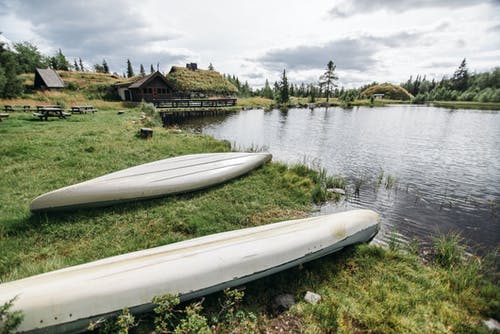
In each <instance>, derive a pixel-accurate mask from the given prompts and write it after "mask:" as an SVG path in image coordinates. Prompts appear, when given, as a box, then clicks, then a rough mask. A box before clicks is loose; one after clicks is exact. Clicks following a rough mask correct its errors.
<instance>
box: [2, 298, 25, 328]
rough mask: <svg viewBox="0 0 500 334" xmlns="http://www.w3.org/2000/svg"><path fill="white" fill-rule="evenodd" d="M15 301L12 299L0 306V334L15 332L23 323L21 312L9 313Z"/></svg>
mask: <svg viewBox="0 0 500 334" xmlns="http://www.w3.org/2000/svg"><path fill="white" fill-rule="evenodd" d="M15 299H16V298H13V299H11V300H9V301H8V302H6V303H4V304H3V305H1V306H0V334H9V333H13V332H15V330H16V328H17V327H18V326H19V325H20V324H21V322H22V321H23V318H24V316H23V313H22V312H21V311H11V308H12V305H13V304H14V301H15Z"/></svg>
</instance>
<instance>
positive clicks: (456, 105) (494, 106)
mask: <svg viewBox="0 0 500 334" xmlns="http://www.w3.org/2000/svg"><path fill="white" fill-rule="evenodd" d="M431 103H432V105H434V106H436V107H445V108H453V109H480V110H500V103H498V102H474V101H433V102H431Z"/></svg>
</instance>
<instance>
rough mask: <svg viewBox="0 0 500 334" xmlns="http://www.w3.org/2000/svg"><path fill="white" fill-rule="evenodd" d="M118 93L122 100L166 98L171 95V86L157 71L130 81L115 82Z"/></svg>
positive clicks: (150, 100)
mask: <svg viewBox="0 0 500 334" xmlns="http://www.w3.org/2000/svg"><path fill="white" fill-rule="evenodd" d="M115 88H116V89H117V92H118V95H119V96H120V98H121V99H122V100H124V101H136V102H140V101H143V100H144V101H146V102H152V101H154V100H161V99H168V98H171V97H172V96H173V93H174V91H173V89H172V86H171V85H170V84H169V83H168V82H167V80H166V79H165V77H164V76H163V74H161V73H160V72H159V71H156V72H155V73H152V74H150V75H147V76H145V77H142V78H140V79H139V80H137V81H135V82H133V83H130V82H126V83H120V84H115Z"/></svg>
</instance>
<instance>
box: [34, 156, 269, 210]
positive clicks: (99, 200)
mask: <svg viewBox="0 0 500 334" xmlns="http://www.w3.org/2000/svg"><path fill="white" fill-rule="evenodd" d="M271 158H272V155H271V154H268V153H206V154H191V155H184V156H179V157H175V158H169V159H164V160H159V161H154V162H150V163H147V164H143V165H139V166H135V167H131V168H127V169H123V170H121V171H118V172H114V173H111V174H107V175H104V176H101V177H98V178H95V179H92V180H89V181H85V182H82V183H78V184H75V185H71V186H68V187H64V188H61V189H57V190H54V191H51V192H49V193H46V194H43V195H41V196H39V197H37V198H35V199H34V200H33V201H32V202H31V205H30V210H31V211H40V210H44V211H47V210H66V209H72V208H79V207H96V206H106V205H109V204H113V203H121V202H127V201H133V200H141V199H149V198H155V197H160V196H164V195H169V194H176V193H182V192H188V191H194V190H198V189H202V188H207V187H210V186H213V185H216V184H219V183H223V182H225V181H228V180H230V179H232V178H235V177H238V176H241V175H243V174H245V173H248V172H249V171H251V170H253V169H255V168H257V167H259V166H260V165H262V164H264V163H265V162H267V161H269V160H271Z"/></svg>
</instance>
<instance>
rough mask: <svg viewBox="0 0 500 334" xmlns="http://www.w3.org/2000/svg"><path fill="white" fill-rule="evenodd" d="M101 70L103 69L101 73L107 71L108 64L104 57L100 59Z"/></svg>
mask: <svg viewBox="0 0 500 334" xmlns="http://www.w3.org/2000/svg"><path fill="white" fill-rule="evenodd" d="M102 70H103V73H106V74H108V73H109V66H108V63H107V62H106V59H103V60H102Z"/></svg>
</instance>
